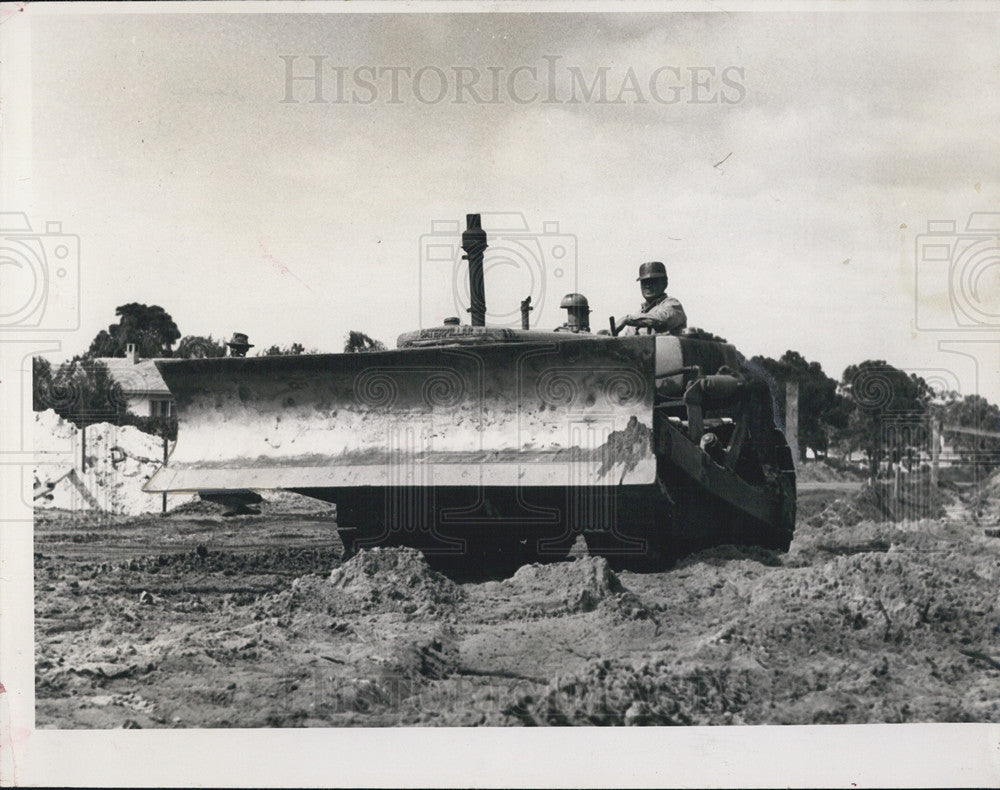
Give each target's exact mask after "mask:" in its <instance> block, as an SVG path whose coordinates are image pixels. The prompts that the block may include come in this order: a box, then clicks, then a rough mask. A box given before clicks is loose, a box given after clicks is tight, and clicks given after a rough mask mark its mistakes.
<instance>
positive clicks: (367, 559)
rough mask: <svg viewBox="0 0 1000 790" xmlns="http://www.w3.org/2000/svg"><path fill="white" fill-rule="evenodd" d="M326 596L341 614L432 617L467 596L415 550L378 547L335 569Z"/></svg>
mask: <svg viewBox="0 0 1000 790" xmlns="http://www.w3.org/2000/svg"><path fill="white" fill-rule="evenodd" d="M325 587H326V595H325V596H324V597H325V598H327V599H328V600H330V601H331V602H332V603H333V604H334V605H335V608H336V609H337V610H338V611H346V610H348V609H353V610H360V611H363V612H402V613H404V614H430V613H433V612H435V611H439V610H440V609H442V608H443V609H448V608H451V607H453V606H454V605H455V604H456V603H457V602H458V601H460V600H461V599H462V598H463V597H464V593H463V591H462V588H461V587H459V586H458V585H457V584H455V582H453V581H452V580H451V579H448V578H447V577H445V576H442V575H441V574H440V573H437V572H436V571H434V570H431V568H430V566H429V565H428V564H427V560H426V559H424V555H423V554H421V553H420V552H419V551H417V550H416V549H411V548H374V549H366V550H362V551H360V552H358V554H357V555H355V556H354V557H352V558H351V559H350V560H348V561H347V562H345V563H344V564H343V565H341V566H340V567H338V568H334V570H333V572H332V573H331V574H330V577H329V579H328V580H327V581H326V583H325Z"/></svg>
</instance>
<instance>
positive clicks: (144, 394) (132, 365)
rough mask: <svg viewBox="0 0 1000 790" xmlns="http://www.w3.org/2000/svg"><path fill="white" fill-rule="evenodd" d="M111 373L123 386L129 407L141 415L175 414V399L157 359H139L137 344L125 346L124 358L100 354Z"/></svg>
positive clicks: (163, 415) (165, 415) (119, 384)
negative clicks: (161, 372)
mask: <svg viewBox="0 0 1000 790" xmlns="http://www.w3.org/2000/svg"><path fill="white" fill-rule="evenodd" d="M95 361H96V362H101V363H102V364H104V365H105V366H106V367H107V369H108V375H110V376H111V378H112V379H113V380H114V381H115V383H116V384H118V386H119V387H121V391H122V394H123V395H124V396H125V398H126V402H127V406H126V408H127V409H128V410H129V411H130V412H132V413H133V414H135V415H136V416H138V417H172V416H174V414H175V408H174V400H173V397H171V395H170V390H169V389H167V385H166V384H165V383H164V382H163V378H162V377H161V376H160V372H159V371H158V370H157V369H156V364H155V362H156V360H155V359H139V352H138V350H137V349H136V347H135V345H134V344H132V343H129V344H128V345H127V346H126V347H125V356H124V357H98V358H97V359H96V360H95Z"/></svg>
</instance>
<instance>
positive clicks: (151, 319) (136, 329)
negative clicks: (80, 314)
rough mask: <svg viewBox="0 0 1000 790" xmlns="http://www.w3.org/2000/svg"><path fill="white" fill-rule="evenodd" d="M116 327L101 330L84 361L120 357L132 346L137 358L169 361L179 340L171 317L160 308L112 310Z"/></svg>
mask: <svg viewBox="0 0 1000 790" xmlns="http://www.w3.org/2000/svg"><path fill="white" fill-rule="evenodd" d="M115 315H117V316H119V321H118V323H117V324H111V325H110V326H109V327H108V328H107V330H103V329H102V330H101V331H100V332H99V333H98V334H97V337H95V338H94V339H93V341H92V342H91V344H90V348H89V349H88V350H87V354H86V356H87V357H90V358H94V357H123V356H125V347H126V346H127V345H128V344H129V343H134V344H135V346H136V349H137V350H138V352H139V355H140V356H143V357H169V356H171V355H172V349H171V347H172V346H173V344H174V342H175V341H176V340H178V339H179V338H180V336H181V333H180V330H179V329H178V328H177V324H175V323H174V319H173V318H171V317H170V314H169V313H168V312H167V311H166V310H164V309H163V308H162V307H160V306H159V305H145V304H139V303H138V302H129V303H128V304H123V305H119V306H118V307H117V308H116V309H115Z"/></svg>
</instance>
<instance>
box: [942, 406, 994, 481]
mask: <svg viewBox="0 0 1000 790" xmlns="http://www.w3.org/2000/svg"><path fill="white" fill-rule="evenodd" d="M930 412H931V414H932V415H933V419H936V420H937V421H938V423H939V424H940V426H941V429H942V431H943V432H944V434H945V436H946V437H947V440H948V442H949V444H951V446H952V447H953V448H954V450H955V452H956V453H958V456H959V458H960V459H961V460H962V462H963V463H964V464H968V465H969V466H970V467H971V468H972V469H973V470H974V471H975V472H976V475H977V477H983V476H985V475H986V473H988V472H989V471H990V470H992V469H994V468H996V467H997V466H1000V408H998V407H997V406H996V405H995V404H992V403H990V402H989V401H988V400H986V398H984V397H982V396H980V395H966V396H965V397H962V396H961V395H959V394H958V393H957V392H941V393H936V397H935V398H934V400H933V401H932V403H931V406H930Z"/></svg>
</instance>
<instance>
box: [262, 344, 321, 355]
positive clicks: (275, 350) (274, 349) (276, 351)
mask: <svg viewBox="0 0 1000 790" xmlns="http://www.w3.org/2000/svg"><path fill="white" fill-rule="evenodd" d="M315 353H316V349H310V350H309V351H306V347H305V346H303V345H302V344H301V343H292V344H291V345H290V346H284V347H282V346H277V345H275V346H271V347H270V348H266V349H264V350H263V351H261V352H260V354H259V356H262V357H297V356H299V355H300V354H315Z"/></svg>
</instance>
